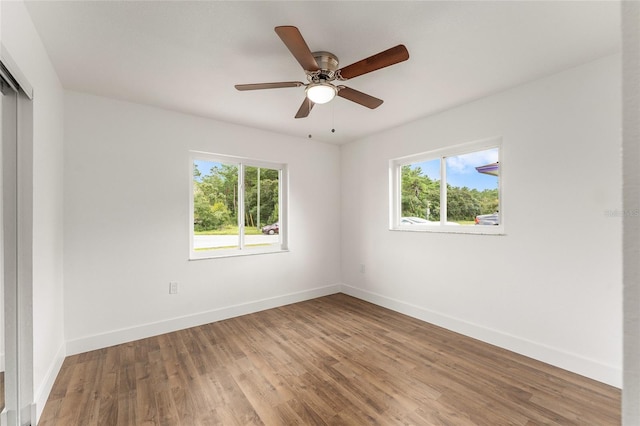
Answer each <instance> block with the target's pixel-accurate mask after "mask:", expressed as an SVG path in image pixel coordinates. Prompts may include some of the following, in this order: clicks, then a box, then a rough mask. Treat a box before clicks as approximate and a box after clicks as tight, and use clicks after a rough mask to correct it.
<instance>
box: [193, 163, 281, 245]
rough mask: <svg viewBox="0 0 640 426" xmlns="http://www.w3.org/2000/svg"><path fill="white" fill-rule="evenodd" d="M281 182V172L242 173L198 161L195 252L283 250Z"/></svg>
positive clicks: (255, 169) (250, 170)
mask: <svg viewBox="0 0 640 426" xmlns="http://www.w3.org/2000/svg"><path fill="white" fill-rule="evenodd" d="M241 175H242V176H241ZM239 179H243V185H238V182H239ZM279 179H280V171H279V170H277V169H270V168H263V167H254V166H244V167H242V173H241V166H240V165H238V164H229V163H224V162H217V161H210V160H194V161H193V232H194V235H193V242H194V244H193V246H194V250H196V251H203V250H218V249H234V248H236V249H237V248H240V247H241V246H242V247H258V246H266V245H272V244H278V243H279V241H280V240H279V224H278V214H279V213H278V210H279V197H278V195H279V187H280V186H279ZM241 190H242V191H243V192H242V194H240V193H239V191H241ZM240 200H244V203H243V205H242V206H241V205H240V202H241V201H240ZM238 219H240V220H238ZM241 231H242V232H241Z"/></svg>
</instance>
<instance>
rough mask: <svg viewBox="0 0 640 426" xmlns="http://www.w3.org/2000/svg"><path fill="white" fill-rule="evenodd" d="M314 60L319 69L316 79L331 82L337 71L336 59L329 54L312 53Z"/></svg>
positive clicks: (323, 52) (321, 52)
mask: <svg viewBox="0 0 640 426" xmlns="http://www.w3.org/2000/svg"><path fill="white" fill-rule="evenodd" d="M312 55H313V57H314V59H315V60H316V62H317V63H318V67H319V68H320V74H319V75H318V78H319V79H321V80H328V81H331V80H333V78H334V74H335V71H336V70H337V69H338V64H339V62H338V57H337V56H336V55H334V54H333V53H331V52H325V51H320V52H313V53H312Z"/></svg>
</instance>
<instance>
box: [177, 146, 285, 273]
mask: <svg viewBox="0 0 640 426" xmlns="http://www.w3.org/2000/svg"><path fill="white" fill-rule="evenodd" d="M196 160H204V161H212V162H217V163H223V164H229V165H233V166H237V167H238V187H237V189H238V195H237V203H238V211H237V221H238V247H237V248H236V247H234V248H229V249H219V250H203V251H196V250H195V249H194V238H193V237H194V235H195V231H194V225H193V222H194V217H195V205H194V201H195V200H194V183H193V182H194V179H193V165H194V162H195V161H196ZM246 167H258V168H265V169H272V170H278V226H279V231H278V235H279V242H278V243H277V244H271V245H269V246H266V247H262V246H261V247H248V246H246V244H245V231H244V229H245V225H244V220H243V219H244V216H245V215H244V212H245V209H246V206H245V187H244V179H245V169H246ZM288 205H289V171H288V166H287V164H286V163H275V162H271V161H263V160H256V159H253V158H247V157H240V156H232V155H225V154H215V153H210V152H204V151H189V223H188V230H189V232H188V233H189V260H202V259H217V258H223V257H234V256H251V255H257V254H269V253H281V252H287V251H289V246H288V237H289V226H288Z"/></svg>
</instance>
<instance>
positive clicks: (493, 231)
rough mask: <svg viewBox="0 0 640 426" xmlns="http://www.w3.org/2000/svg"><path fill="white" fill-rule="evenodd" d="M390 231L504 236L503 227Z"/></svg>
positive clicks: (434, 227) (451, 227) (420, 228)
mask: <svg viewBox="0 0 640 426" xmlns="http://www.w3.org/2000/svg"><path fill="white" fill-rule="evenodd" d="M389 230H390V231H401V232H426V233H435V234H472V235H506V234H505V232H504V227H503V226H495V225H486V226H483V225H468V226H465V225H461V226H452V225H439V226H438V225H428V226H420V225H409V226H396V227H392V228H389Z"/></svg>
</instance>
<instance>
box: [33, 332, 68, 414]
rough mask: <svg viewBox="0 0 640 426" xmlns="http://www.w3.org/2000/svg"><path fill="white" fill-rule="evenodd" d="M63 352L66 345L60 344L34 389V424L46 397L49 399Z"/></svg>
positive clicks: (64, 355) (60, 366)
mask: <svg viewBox="0 0 640 426" xmlns="http://www.w3.org/2000/svg"><path fill="white" fill-rule="evenodd" d="M65 352H66V347H65V345H64V344H62V345H61V346H60V348H59V349H58V352H57V353H56V354H55V356H54V357H53V361H52V362H51V364H50V365H49V369H47V374H45V376H44V380H43V382H42V383H41V384H40V386H39V387H38V389H36V392H35V397H34V399H33V400H34V403H33V406H32V414H31V418H32V419H35V420H34V424H38V420H40V416H41V415H42V411H43V410H44V406H45V405H46V403H47V399H49V394H50V393H51V389H53V385H54V383H55V381H56V378H57V377H58V373H60V369H61V368H62V363H63V362H64V359H65V357H66V353H65Z"/></svg>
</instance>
